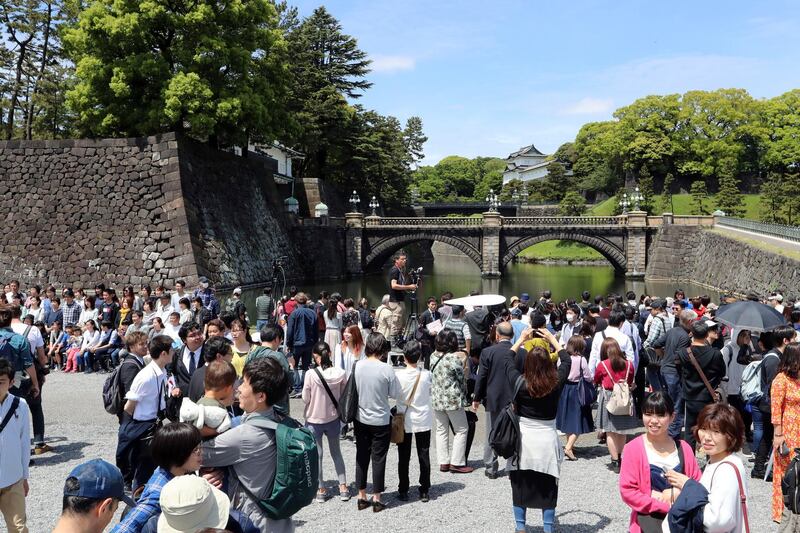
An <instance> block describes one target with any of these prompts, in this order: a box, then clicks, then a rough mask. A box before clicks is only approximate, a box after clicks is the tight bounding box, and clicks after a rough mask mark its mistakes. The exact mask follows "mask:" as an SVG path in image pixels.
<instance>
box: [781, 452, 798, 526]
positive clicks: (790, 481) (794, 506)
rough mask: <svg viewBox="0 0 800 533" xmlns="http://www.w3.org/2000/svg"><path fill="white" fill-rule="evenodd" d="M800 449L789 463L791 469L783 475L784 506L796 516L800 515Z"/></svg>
mask: <svg viewBox="0 0 800 533" xmlns="http://www.w3.org/2000/svg"><path fill="white" fill-rule="evenodd" d="M798 482H800V448H795V450H794V458H793V459H792V462H790V463H789V468H787V469H786V473H784V474H783V480H782V481H781V492H783V504H784V505H785V506H786V508H787V509H789V510H790V511H792V513H794V514H800V485H798Z"/></svg>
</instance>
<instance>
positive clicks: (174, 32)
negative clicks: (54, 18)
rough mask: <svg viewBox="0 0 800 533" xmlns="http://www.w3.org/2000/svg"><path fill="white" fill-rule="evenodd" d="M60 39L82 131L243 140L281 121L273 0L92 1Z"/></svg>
mask: <svg viewBox="0 0 800 533" xmlns="http://www.w3.org/2000/svg"><path fill="white" fill-rule="evenodd" d="M64 45H65V48H66V50H67V52H68V53H69V55H70V57H71V58H72V59H73V61H74V62H75V65H76V74H77V79H78V81H77V83H76V85H75V87H74V88H73V89H72V90H70V91H69V92H68V93H67V101H68V104H69V105H70V107H71V108H72V109H73V110H74V111H75V112H76V113H77V118H78V127H79V132H80V133H81V134H82V135H89V136H108V135H114V136H117V135H133V136H138V135H145V134H152V133H156V132H161V131H167V130H176V131H179V132H186V133H187V134H189V135H192V136H193V137H195V138H198V139H207V140H209V141H210V142H211V143H212V144H222V145H230V144H239V145H240V146H245V147H246V146H247V145H248V141H249V139H250V138H256V139H259V138H264V139H271V138H274V137H275V136H276V135H277V134H279V133H280V132H281V131H282V129H283V127H284V124H285V123H286V121H287V115H286V113H285V110H286V106H285V105H284V100H285V96H286V87H285V80H286V79H287V77H288V69H287V61H286V54H285V48H286V47H285V43H284V41H283V37H282V34H281V31H280V30H279V28H278V14H277V11H276V9H275V6H274V4H272V3H271V2H270V1H269V0H250V1H248V2H232V3H225V4H220V3H219V2H216V1H214V0H170V1H166V0H152V1H146V2H120V1H116V0H94V1H93V2H92V3H90V4H88V5H87V7H86V8H85V9H83V10H82V11H81V12H80V14H79V16H78V18H77V21H75V22H74V23H72V24H70V25H69V26H68V27H67V28H66V29H65V31H64Z"/></svg>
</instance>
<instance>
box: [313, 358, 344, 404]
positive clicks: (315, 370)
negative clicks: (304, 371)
mask: <svg viewBox="0 0 800 533" xmlns="http://www.w3.org/2000/svg"><path fill="white" fill-rule="evenodd" d="M314 372H316V373H317V376H319V380H320V381H321V382H322V386H323V387H325V392H327V393H328V398H330V399H331V402H333V408H334V409H336V410H337V411H338V410H339V402H337V401H336V398H335V397H334V396H333V391H332V390H331V388H330V387H329V386H328V382H327V381H325V378H324V377H323V376H322V372H320V371H319V367H316V366H315V367H314Z"/></svg>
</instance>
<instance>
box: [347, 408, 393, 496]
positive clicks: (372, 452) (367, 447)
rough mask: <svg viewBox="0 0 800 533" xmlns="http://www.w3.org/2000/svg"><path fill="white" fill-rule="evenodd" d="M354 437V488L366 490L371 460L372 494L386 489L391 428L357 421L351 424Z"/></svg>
mask: <svg viewBox="0 0 800 533" xmlns="http://www.w3.org/2000/svg"><path fill="white" fill-rule="evenodd" d="M353 426H354V429H355V436H356V488H357V489H358V490H364V489H366V488H367V472H368V471H369V462H370V460H372V492H373V493H380V492H383V491H384V490H385V489H386V486H385V483H384V478H385V475H386V455H387V454H388V453H389V444H390V438H391V434H392V433H391V426H390V425H389V424H386V425H385V426H370V425H369V424H362V423H361V422H359V421H358V420H356V421H355V422H353Z"/></svg>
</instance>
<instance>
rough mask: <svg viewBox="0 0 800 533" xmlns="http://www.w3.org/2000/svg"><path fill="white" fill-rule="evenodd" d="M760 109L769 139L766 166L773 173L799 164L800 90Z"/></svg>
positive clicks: (786, 94)
mask: <svg viewBox="0 0 800 533" xmlns="http://www.w3.org/2000/svg"><path fill="white" fill-rule="evenodd" d="M763 109H764V121H765V128H766V130H767V135H768V136H769V142H768V143H767V147H766V151H765V154H764V161H765V163H766V165H767V166H768V167H769V168H770V169H771V170H773V171H776V172H786V171H787V170H789V169H791V168H794V167H796V166H798V165H800V89H794V90H792V91H789V92H787V93H784V94H782V95H780V96H777V97H775V98H772V99H770V100H767V101H766V102H764V104H763Z"/></svg>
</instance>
